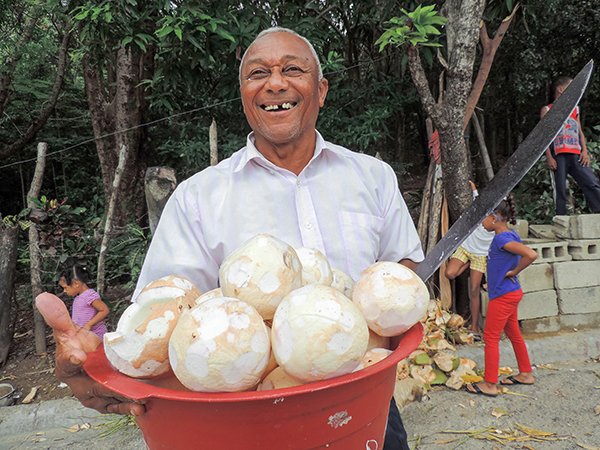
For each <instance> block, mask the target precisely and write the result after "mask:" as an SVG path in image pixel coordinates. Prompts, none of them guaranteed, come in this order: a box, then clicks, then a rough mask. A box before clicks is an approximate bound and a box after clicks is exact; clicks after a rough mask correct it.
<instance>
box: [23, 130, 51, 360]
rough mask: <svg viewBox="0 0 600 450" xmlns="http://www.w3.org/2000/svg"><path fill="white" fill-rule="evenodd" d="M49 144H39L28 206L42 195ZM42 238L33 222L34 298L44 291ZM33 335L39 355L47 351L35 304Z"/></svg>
mask: <svg viewBox="0 0 600 450" xmlns="http://www.w3.org/2000/svg"><path fill="white" fill-rule="evenodd" d="M47 150H48V144H46V143H45V142H40V143H39V144H38V146H37V160H36V163H35V172H34V174H33V180H32V181H31V186H30V187H29V192H28V193H27V207H28V208H31V209H32V210H33V209H35V207H36V206H35V203H34V200H35V199H36V198H38V197H39V196H40V190H41V188H42V181H43V179H44V169H45V167H46V151H47ZM39 241H40V238H39V232H38V228H37V224H36V223H35V222H32V224H31V226H30V227H29V259H30V268H31V294H32V296H33V297H32V298H35V297H37V296H38V295H39V294H41V293H42V267H41V266H42V264H41V255H40V242H39ZM33 335H34V339H35V352H36V353H37V354H38V355H41V354H44V353H46V323H45V322H44V318H43V317H42V315H41V314H40V313H39V311H38V310H37V309H36V307H35V305H34V306H33Z"/></svg>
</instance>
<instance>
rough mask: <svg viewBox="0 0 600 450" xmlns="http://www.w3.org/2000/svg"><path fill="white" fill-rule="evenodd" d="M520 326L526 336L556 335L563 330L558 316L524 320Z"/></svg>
mask: <svg viewBox="0 0 600 450" xmlns="http://www.w3.org/2000/svg"><path fill="white" fill-rule="evenodd" d="M520 324H521V330H522V331H523V333H526V334H544V333H556V332H558V331H560V329H561V325H560V319H559V318H558V316H552V317H542V318H541V319H528V320H522V321H521V322H520Z"/></svg>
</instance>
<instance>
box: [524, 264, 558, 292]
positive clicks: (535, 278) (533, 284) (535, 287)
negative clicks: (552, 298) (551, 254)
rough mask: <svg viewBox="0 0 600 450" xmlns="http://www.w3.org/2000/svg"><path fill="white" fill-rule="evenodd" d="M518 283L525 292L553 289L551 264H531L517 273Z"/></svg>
mask: <svg viewBox="0 0 600 450" xmlns="http://www.w3.org/2000/svg"><path fill="white" fill-rule="evenodd" d="M519 283H521V287H522V288H523V292H525V293H527V292H536V291H545V290H548V289H554V271H553V270H552V265H550V264H548V263H543V264H532V265H531V266H529V267H527V268H526V269H525V270H523V271H522V272H521V273H520V274H519Z"/></svg>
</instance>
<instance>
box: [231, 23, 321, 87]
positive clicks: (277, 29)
mask: <svg viewBox="0 0 600 450" xmlns="http://www.w3.org/2000/svg"><path fill="white" fill-rule="evenodd" d="M272 33H289V34H291V35H293V36H296V37H297V38H299V39H301V40H302V41H303V42H304V43H305V44H306V45H308V48H309V49H310V53H311V54H312V56H313V58H314V60H315V63H317V68H318V69H319V81H321V80H322V79H323V70H322V69H321V62H320V61H319V56H318V55H317V52H316V50H315V48H314V47H313V45H312V44H311V43H310V41H309V40H308V39H306V38H305V37H304V36H302V35H301V34H298V33H296V32H295V31H294V30H290V29H289V28H284V27H271V28H267V29H266V30H263V31H261V32H260V33H258V35H257V36H256V37H255V38H254V40H253V41H252V43H251V44H250V45H249V46H248V48H247V49H246V51H245V52H244V55H243V56H242V60H241V61H240V69H239V79H240V83H241V82H242V66H243V65H244V59H246V54H247V53H248V50H249V49H250V47H252V45H253V44H254V43H255V42H256V41H258V40H259V39H260V38H262V37H263V36H266V35H268V34H272Z"/></svg>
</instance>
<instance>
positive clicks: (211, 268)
mask: <svg viewBox="0 0 600 450" xmlns="http://www.w3.org/2000/svg"><path fill="white" fill-rule="evenodd" d="M167 275H178V276H182V277H185V278H187V279H189V280H190V281H191V282H192V283H193V284H194V285H195V286H196V287H198V288H199V289H200V290H201V291H202V292H205V291H208V290H210V289H213V288H216V287H217V284H218V278H219V265H218V264H217V263H216V262H215V261H214V259H213V257H212V256H211V253H210V251H209V249H208V247H207V245H206V242H205V239H204V236H203V234H202V224H201V218H200V213H199V211H198V210H197V208H196V199H195V198H194V193H193V190H190V189H188V185H187V183H185V182H184V183H182V184H181V185H180V186H179V187H178V188H177V189H176V190H175V192H174V193H173V195H171V197H170V198H169V200H168V201H167V204H166V205H165V208H164V210H163V212H162V214H161V216H160V220H159V223H158V226H157V227H156V230H155V233H154V236H153V238H152V241H151V243H150V247H149V248H148V252H147V254H146V258H145V259H144V264H143V265H142V270H141V272H140V276H139V278H138V281H137V285H136V289H135V292H134V293H133V296H132V300H133V301H135V299H136V297H137V296H138V294H139V293H140V291H141V290H142V289H143V287H144V286H146V285H147V284H148V283H150V282H152V281H154V280H156V279H158V278H161V277H164V276H167Z"/></svg>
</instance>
